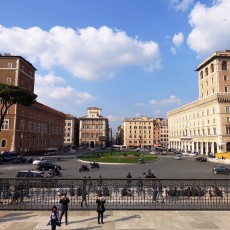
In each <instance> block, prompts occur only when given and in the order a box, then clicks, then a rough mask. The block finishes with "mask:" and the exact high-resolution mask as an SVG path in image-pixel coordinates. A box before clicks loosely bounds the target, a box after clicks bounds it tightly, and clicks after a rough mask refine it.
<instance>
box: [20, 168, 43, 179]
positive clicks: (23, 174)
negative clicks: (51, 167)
mask: <svg viewBox="0 0 230 230" xmlns="http://www.w3.org/2000/svg"><path fill="white" fill-rule="evenodd" d="M16 177H17V178H43V177H45V175H44V172H39V171H34V170H21V171H19V172H18V173H17V175H16Z"/></svg>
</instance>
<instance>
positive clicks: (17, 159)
mask: <svg viewBox="0 0 230 230" xmlns="http://www.w3.org/2000/svg"><path fill="white" fill-rule="evenodd" d="M26 161H27V159H26V158H25V157H17V158H15V159H14V160H13V162H14V163H15V164H17V163H25V162H26Z"/></svg>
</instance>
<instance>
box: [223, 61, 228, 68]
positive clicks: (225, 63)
mask: <svg viewBox="0 0 230 230" xmlns="http://www.w3.org/2000/svg"><path fill="white" fill-rule="evenodd" d="M222 70H227V62H226V61H222Z"/></svg>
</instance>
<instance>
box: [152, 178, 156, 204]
mask: <svg viewBox="0 0 230 230" xmlns="http://www.w3.org/2000/svg"><path fill="white" fill-rule="evenodd" d="M156 198H157V184H156V182H155V181H154V182H153V185H152V201H153V202H155V201H156Z"/></svg>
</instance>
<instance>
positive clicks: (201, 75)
mask: <svg viewBox="0 0 230 230" xmlns="http://www.w3.org/2000/svg"><path fill="white" fill-rule="evenodd" d="M202 79H203V71H201V72H200V80H202Z"/></svg>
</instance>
